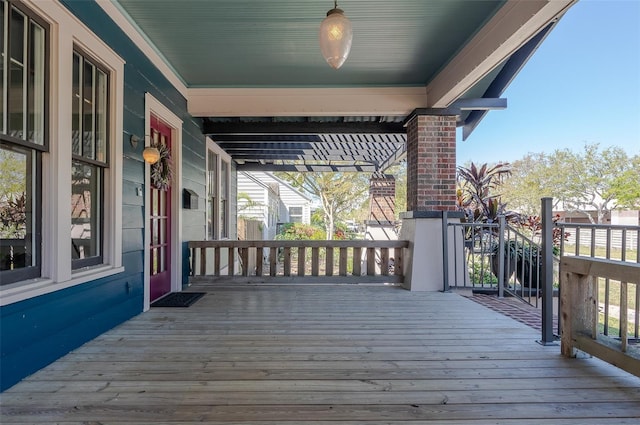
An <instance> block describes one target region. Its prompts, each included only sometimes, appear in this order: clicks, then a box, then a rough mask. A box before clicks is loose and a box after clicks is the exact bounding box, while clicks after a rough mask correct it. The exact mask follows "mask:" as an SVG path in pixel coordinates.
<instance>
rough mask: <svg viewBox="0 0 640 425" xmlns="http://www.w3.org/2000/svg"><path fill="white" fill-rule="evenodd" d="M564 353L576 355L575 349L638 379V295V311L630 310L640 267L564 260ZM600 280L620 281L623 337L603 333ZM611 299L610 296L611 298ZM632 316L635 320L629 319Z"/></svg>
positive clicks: (561, 302) (639, 357)
mask: <svg viewBox="0 0 640 425" xmlns="http://www.w3.org/2000/svg"><path fill="white" fill-rule="evenodd" d="M561 265H562V273H561V277H560V279H561V287H562V291H561V296H560V312H561V315H562V319H563V320H562V346H561V350H562V354H563V355H564V356H566V357H573V356H575V349H578V350H581V351H584V352H586V353H588V354H591V355H593V356H596V357H599V358H600V359H602V360H604V361H607V362H609V363H611V364H613V365H615V366H617V367H619V368H621V369H624V370H626V371H627V372H630V373H632V374H634V375H636V376H640V350H639V348H640V347H638V346H635V347H634V346H631V345H630V344H629V340H630V339H633V340H634V341H635V342H636V343H637V342H638V341H637V335H636V338H629V334H630V333H631V334H632V335H633V333H634V332H633V331H631V332H630V329H629V324H630V323H632V324H634V326H635V327H636V328H637V323H638V305H637V300H638V296H637V295H636V296H635V297H633V298H634V299H635V301H634V308H632V309H629V308H628V307H629V301H630V297H629V293H630V292H631V291H630V286H632V285H633V286H634V287H635V288H634V289H635V291H634V292H635V294H637V291H638V284H639V283H640V264H637V263H628V262H623V261H613V260H604V259H599V258H586V257H562V259H561ZM598 278H605V279H609V280H612V281H618V282H620V294H619V297H620V313H619V327H620V329H619V333H618V334H619V336H620V337H619V338H612V337H607V336H605V335H603V334H602V333H601V331H600V323H599V322H600V319H599V316H600V312H599V306H600V302H601V300H599V291H598V284H599V279H598ZM607 298H608V297H607ZM629 313H631V315H632V317H633V319H632V318H630V317H629Z"/></svg>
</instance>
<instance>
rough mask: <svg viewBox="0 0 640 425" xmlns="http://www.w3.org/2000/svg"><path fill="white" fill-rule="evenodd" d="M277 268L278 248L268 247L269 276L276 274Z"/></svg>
mask: <svg viewBox="0 0 640 425" xmlns="http://www.w3.org/2000/svg"><path fill="white" fill-rule="evenodd" d="M277 268H278V248H276V247H273V246H272V247H271V248H269V276H276V275H277V274H278V273H277V271H278V270H277Z"/></svg>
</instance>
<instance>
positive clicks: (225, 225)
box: [207, 139, 231, 240]
mask: <svg viewBox="0 0 640 425" xmlns="http://www.w3.org/2000/svg"><path fill="white" fill-rule="evenodd" d="M230 164H231V157H230V156H229V155H228V154H227V153H226V152H225V151H223V150H222V149H221V148H220V147H219V146H218V145H216V144H215V143H214V142H213V141H212V140H211V139H207V238H208V239H209V240H216V239H224V238H228V237H229V235H230V233H229V227H230V224H229V223H230V220H229V214H230V199H229V193H230V186H229V182H230V178H231V174H230V173H231V165H230Z"/></svg>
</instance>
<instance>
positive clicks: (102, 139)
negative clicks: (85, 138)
mask: <svg viewBox="0 0 640 425" xmlns="http://www.w3.org/2000/svg"><path fill="white" fill-rule="evenodd" d="M96 159H97V160H98V161H100V162H107V74H105V73H104V72H102V71H100V70H97V72H96Z"/></svg>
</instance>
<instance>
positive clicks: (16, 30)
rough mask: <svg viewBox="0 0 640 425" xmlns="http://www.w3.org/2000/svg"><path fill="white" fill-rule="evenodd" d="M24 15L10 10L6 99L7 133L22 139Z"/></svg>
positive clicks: (23, 121) (23, 120)
mask: <svg viewBox="0 0 640 425" xmlns="http://www.w3.org/2000/svg"><path fill="white" fill-rule="evenodd" d="M24 32H25V17H24V15H22V14H21V13H20V12H18V11H17V10H15V9H13V10H12V11H11V36H10V40H9V41H10V44H11V50H10V53H9V56H10V64H9V93H8V94H9V99H8V105H7V106H8V113H9V122H8V126H9V128H8V134H9V135H11V136H13V137H16V138H18V139H24V138H25V137H24V136H25V134H24V128H25V119H24V104H25V93H24V92H25V90H24V86H25V84H24V73H25V68H24V50H25V34H24Z"/></svg>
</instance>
